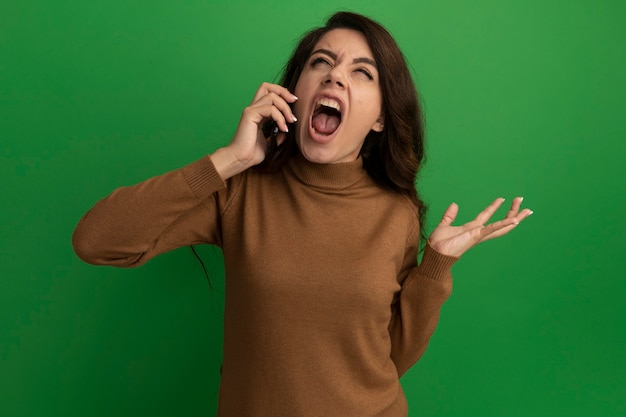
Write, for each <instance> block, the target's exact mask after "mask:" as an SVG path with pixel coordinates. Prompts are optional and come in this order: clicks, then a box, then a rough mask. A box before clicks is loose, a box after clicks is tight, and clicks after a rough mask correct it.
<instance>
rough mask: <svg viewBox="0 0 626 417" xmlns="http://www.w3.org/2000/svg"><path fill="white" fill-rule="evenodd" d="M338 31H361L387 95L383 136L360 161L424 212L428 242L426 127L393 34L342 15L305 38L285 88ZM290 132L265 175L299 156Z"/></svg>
mask: <svg viewBox="0 0 626 417" xmlns="http://www.w3.org/2000/svg"><path fill="white" fill-rule="evenodd" d="M333 29H352V30H356V31H358V32H361V33H362V34H363V35H364V36H365V38H366V39H367V42H368V44H369V47H370V49H371V50H372V54H373V55H374V60H375V61H376V65H377V69H378V73H379V77H380V88H381V91H382V99H383V103H382V114H383V115H384V129H383V131H382V132H375V131H373V130H372V131H370V133H369V134H368V135H367V137H366V138H365V142H364V143H363V147H362V148H361V153H360V156H361V158H363V166H364V168H365V170H366V171H367V172H368V174H369V175H370V176H371V177H372V178H373V179H374V180H375V181H376V182H378V183H379V184H380V185H381V186H383V187H384V188H387V189H390V190H392V191H395V192H398V193H400V194H403V195H405V196H407V197H408V198H409V199H410V200H411V201H412V202H413V203H414V204H415V205H416V206H417V208H418V210H419V221H420V229H421V231H422V239H423V238H424V218H425V212H426V206H425V204H424V202H423V201H422V200H421V199H420V198H419V196H418V193H417V190H416V189H415V181H416V179H417V173H418V171H419V169H420V167H421V165H422V163H423V160H424V157H425V155H424V122H423V118H422V111H421V109H420V105H419V100H418V97H417V91H416V89H415V85H414V84H413V79H412V77H411V74H410V72H409V69H408V66H407V64H406V61H405V59H404V55H403V54H402V52H401V51H400V48H399V47H398V45H397V43H396V41H395V40H394V39H393V37H392V36H391V35H390V34H389V32H388V31H387V30H386V29H385V28H384V27H383V26H382V25H381V24H379V23H378V22H375V21H373V20H372V19H369V18H367V17H365V16H362V15H359V14H355V13H350V12H339V13H336V14H334V15H332V16H331V17H330V18H329V19H328V21H327V22H326V25H325V26H323V27H319V28H315V29H313V30H311V31H310V32H308V33H306V34H305V35H304V36H303V37H302V39H301V40H300V42H299V43H298V45H297V47H296V49H295V50H294V52H293V54H292V56H291V58H290V59H289V61H288V62H287V65H286V66H285V70H284V73H283V76H282V79H281V81H280V84H281V85H282V86H284V87H287V88H288V89H289V91H292V92H293V91H294V90H295V88H296V84H297V82H298V79H299V77H300V74H301V73H302V70H303V68H304V66H305V65H306V61H307V60H308V59H309V57H310V55H311V52H312V51H313V48H314V47H315V45H316V44H317V42H318V41H319V40H320V38H321V37H322V36H324V35H325V34H326V33H328V32H330V31H331V30H333ZM294 131H295V129H291V130H290V131H289V133H288V134H287V138H286V139H285V141H284V142H283V143H282V144H281V146H279V147H277V146H276V141H275V137H272V138H270V146H269V147H268V152H267V155H266V158H265V160H264V161H263V162H262V163H261V164H260V165H258V168H257V169H260V170H262V171H273V170H275V169H277V168H278V167H280V166H281V165H282V164H283V163H284V162H285V161H286V160H287V159H288V158H289V157H291V156H292V155H293V154H294V153H295V152H297V145H296V141H295V137H294Z"/></svg>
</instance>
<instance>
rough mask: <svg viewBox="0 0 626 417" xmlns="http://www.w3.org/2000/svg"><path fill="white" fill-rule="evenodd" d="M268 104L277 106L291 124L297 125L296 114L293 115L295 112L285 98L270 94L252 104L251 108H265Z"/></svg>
mask: <svg viewBox="0 0 626 417" xmlns="http://www.w3.org/2000/svg"><path fill="white" fill-rule="evenodd" d="M268 104H270V105H272V106H276V107H277V108H278V109H279V110H280V111H281V112H282V113H283V114H284V115H285V118H286V119H288V120H289V122H290V123H295V122H296V121H297V120H298V119H297V118H296V116H295V114H293V110H291V107H290V106H289V103H287V102H286V101H285V99H284V98H282V97H281V96H279V95H278V94H276V93H268V94H266V95H264V96H263V97H261V98H260V99H258V100H257V101H255V102H254V103H252V106H251V107H255V106H263V105H268Z"/></svg>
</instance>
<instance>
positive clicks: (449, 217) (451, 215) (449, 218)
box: [440, 203, 459, 226]
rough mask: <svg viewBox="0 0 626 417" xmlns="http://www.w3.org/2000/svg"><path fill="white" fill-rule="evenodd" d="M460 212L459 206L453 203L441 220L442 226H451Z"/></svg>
mask: <svg viewBox="0 0 626 417" xmlns="http://www.w3.org/2000/svg"><path fill="white" fill-rule="evenodd" d="M458 212H459V206H458V205H457V204H456V203H452V204H450V205H449V206H448V208H447V209H446V211H445V212H444V213H443V217H442V218H441V222H440V223H441V224H443V225H446V226H450V225H451V224H452V222H453V221H454V219H456V215H457V213H458Z"/></svg>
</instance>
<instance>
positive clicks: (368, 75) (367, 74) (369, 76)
mask: <svg viewBox="0 0 626 417" xmlns="http://www.w3.org/2000/svg"><path fill="white" fill-rule="evenodd" d="M357 72H360V73H362V74H364V75H365V76H366V77H367V78H368V79H370V80H373V79H374V76H373V75H372V73H371V72H369V71H368V70H366V69H365V68H359V69H357Z"/></svg>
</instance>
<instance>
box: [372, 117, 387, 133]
mask: <svg viewBox="0 0 626 417" xmlns="http://www.w3.org/2000/svg"><path fill="white" fill-rule="evenodd" d="M384 128H385V116H384V115H383V114H382V113H381V114H380V116H378V119H376V122H375V123H374V124H373V125H372V130H373V131H374V132H379V133H380V132H382V131H383V129H384Z"/></svg>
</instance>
